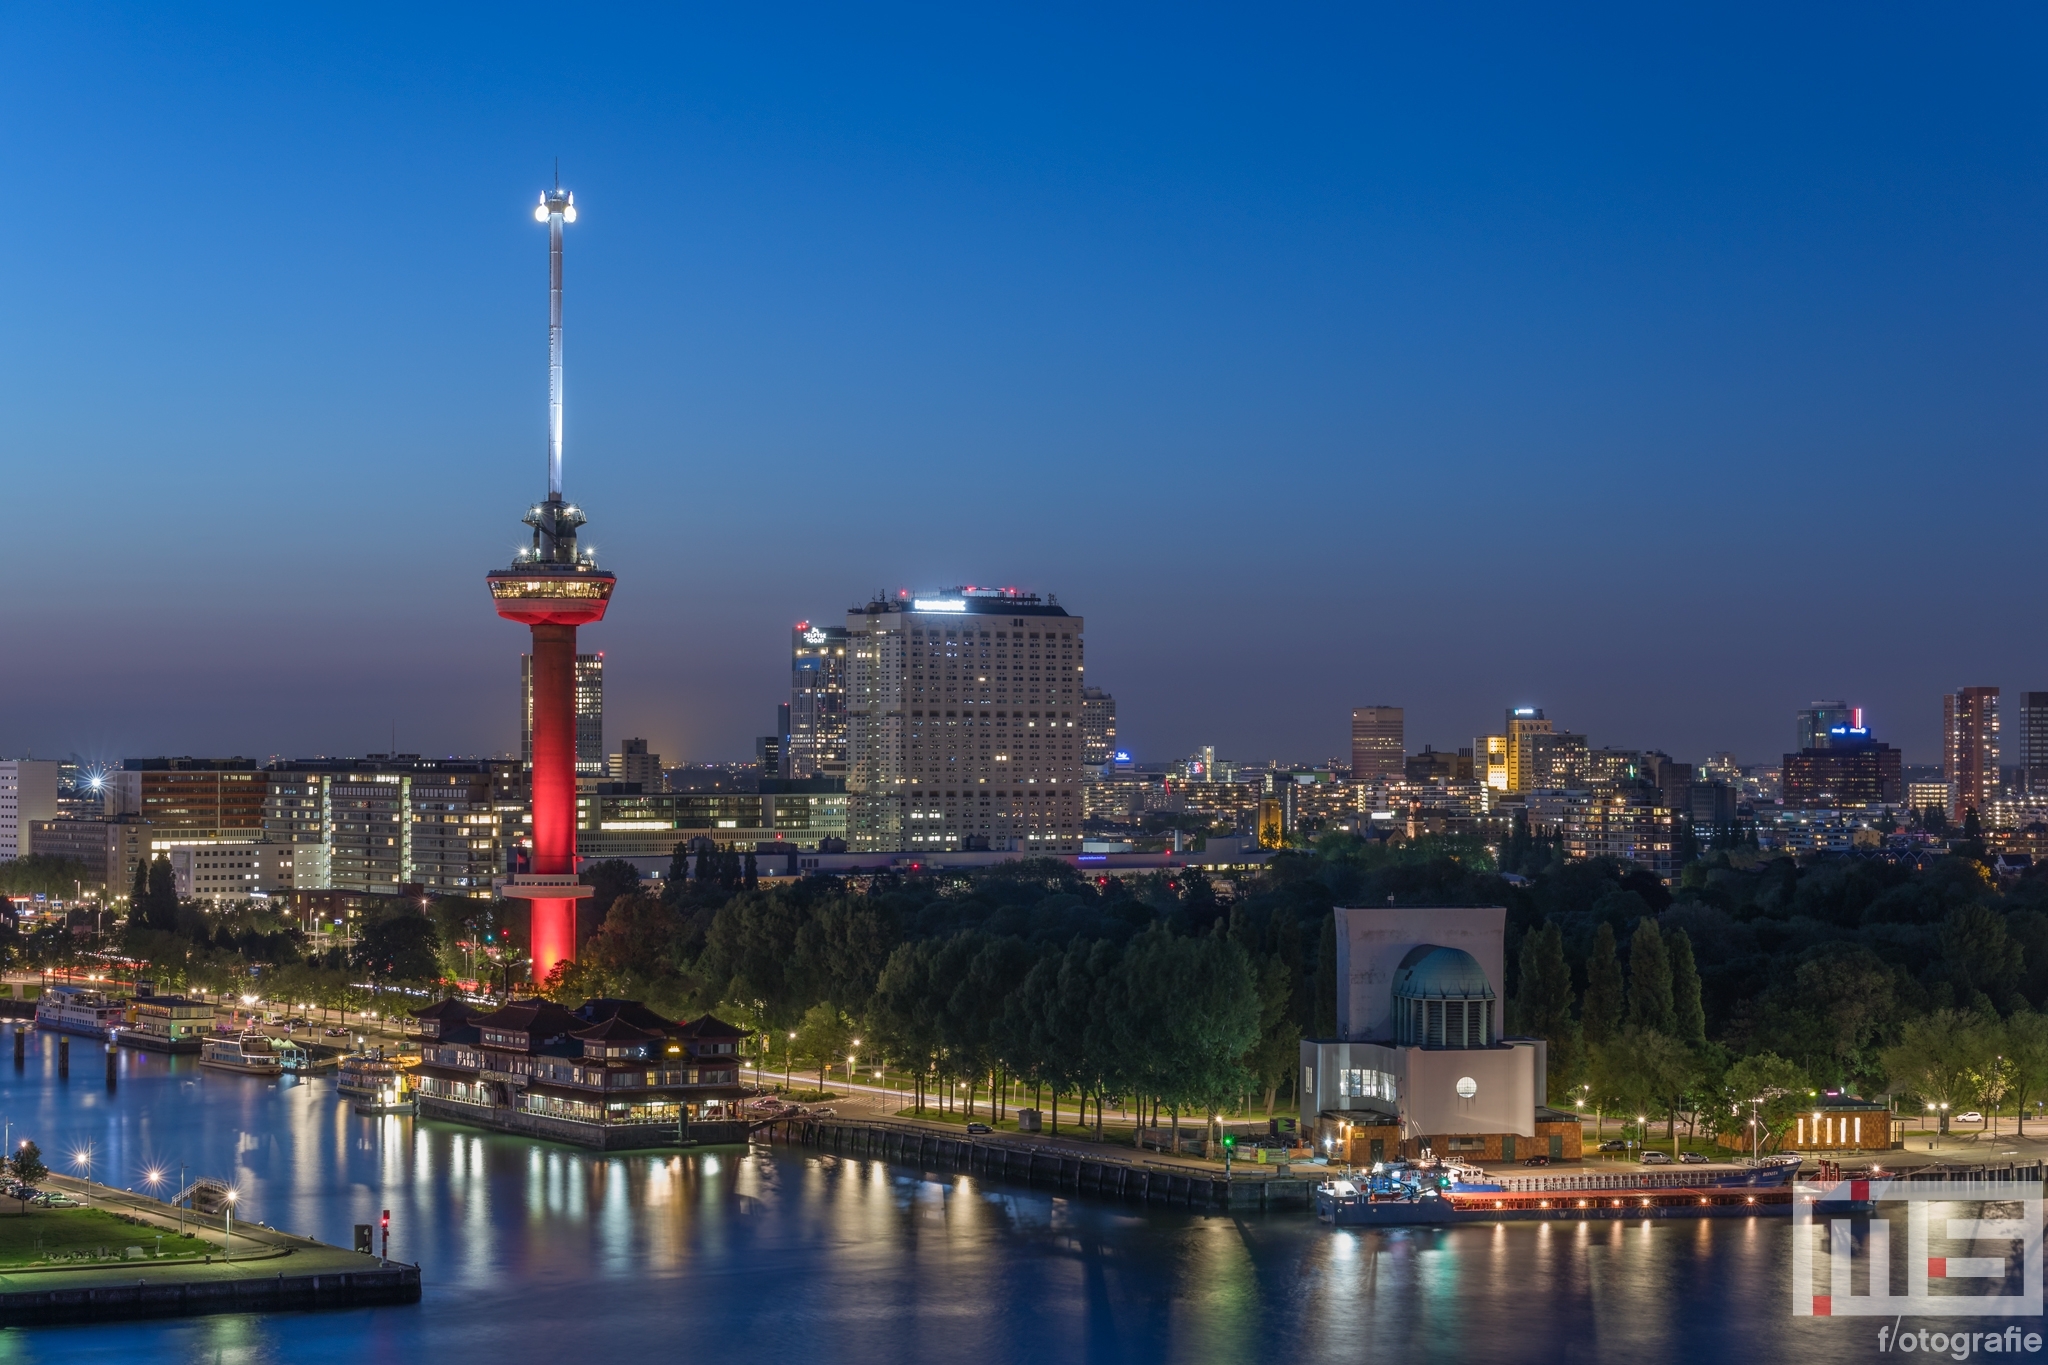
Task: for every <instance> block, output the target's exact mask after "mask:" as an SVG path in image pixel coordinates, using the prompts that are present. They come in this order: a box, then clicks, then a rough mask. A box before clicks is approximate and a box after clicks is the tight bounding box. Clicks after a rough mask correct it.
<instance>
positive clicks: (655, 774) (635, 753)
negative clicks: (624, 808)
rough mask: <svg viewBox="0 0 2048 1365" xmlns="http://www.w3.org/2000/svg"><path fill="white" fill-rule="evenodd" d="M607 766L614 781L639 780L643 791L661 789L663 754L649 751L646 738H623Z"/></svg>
mask: <svg viewBox="0 0 2048 1365" xmlns="http://www.w3.org/2000/svg"><path fill="white" fill-rule="evenodd" d="M606 767H607V768H608V769H609V771H610V775H611V779H612V781H614V782H638V783H639V784H640V790H641V791H643V792H658V791H660V790H661V755H660V754H650V753H648V752H647V741H646V740H644V739H622V740H620V741H619V751H618V752H617V753H615V754H613V755H612V756H611V758H610V759H609V760H608V761H607V763H606Z"/></svg>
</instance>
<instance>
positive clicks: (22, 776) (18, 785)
mask: <svg viewBox="0 0 2048 1365" xmlns="http://www.w3.org/2000/svg"><path fill="white" fill-rule="evenodd" d="M56 818H57V760H56V759H54V758H10V759H7V760H6V761H4V762H0V862H7V861H11V860H13V859H15V858H26V857H27V856H28V855H29V854H30V853H31V852H32V851H34V841H35V832H34V830H33V828H32V826H33V825H34V823H35V822H36V821H38V820H54V819H56Z"/></svg>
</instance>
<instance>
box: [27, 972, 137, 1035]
mask: <svg viewBox="0 0 2048 1365" xmlns="http://www.w3.org/2000/svg"><path fill="white" fill-rule="evenodd" d="M127 1022H128V1002H127V1001H125V1000H119V999H116V998H115V997H113V996H110V995H108V994H107V993H106V992H105V991H102V990H96V989H94V988H93V987H91V986H69V985H66V986H52V987H50V988H49V989H48V990H46V991H44V992H43V994H42V998H41V999H39V1000H37V1001H36V1027H37V1028H46V1029H54V1030H56V1031H57V1032H59V1033H76V1034H78V1035H80V1036H81V1037H86V1038H100V1039H106V1038H111V1037H113V1036H114V1035H115V1034H116V1033H118V1032H120V1030H121V1027H122V1025H124V1024H126V1023H127Z"/></svg>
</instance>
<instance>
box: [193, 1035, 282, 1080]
mask: <svg viewBox="0 0 2048 1365" xmlns="http://www.w3.org/2000/svg"><path fill="white" fill-rule="evenodd" d="M199 1065H201V1066H206V1067H212V1068H213V1069H214V1070H216V1071H239V1072H241V1073H242V1074H243V1075H245V1076H278V1075H282V1074H283V1073H284V1065H283V1063H282V1062H281V1061H280V1060H279V1059H278V1055H277V1052H276V1051H275V1050H274V1049H273V1048H272V1047H271V1045H270V1040H269V1039H268V1038H266V1037H264V1036H263V1035H262V1034H260V1033H244V1034H241V1035H240V1036H238V1037H234V1038H209V1039H207V1040H206V1045H205V1046H204V1047H203V1048H201V1049H200V1051H199Z"/></svg>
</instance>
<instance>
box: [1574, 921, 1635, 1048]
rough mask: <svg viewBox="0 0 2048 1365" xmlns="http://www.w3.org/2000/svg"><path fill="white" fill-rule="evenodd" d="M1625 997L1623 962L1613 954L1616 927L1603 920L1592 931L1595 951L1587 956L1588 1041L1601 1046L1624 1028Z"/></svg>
mask: <svg viewBox="0 0 2048 1365" xmlns="http://www.w3.org/2000/svg"><path fill="white" fill-rule="evenodd" d="M1624 998H1625V988H1624V987H1623V985H1622V978H1621V961H1620V959H1618V958H1617V957H1616V956H1615V955H1614V926H1613V925H1612V924H1609V923H1608V922H1607V921H1605V920H1602V921H1601V922H1600V927H1599V928H1597V929H1595V930H1594V931H1593V954H1592V956H1591V957H1589V958H1587V959H1586V999H1585V1005H1584V1010H1583V1013H1582V1014H1581V1015H1580V1023H1581V1026H1582V1027H1583V1028H1584V1030H1585V1034H1586V1041H1587V1042H1588V1043H1590V1044H1592V1045H1593V1046H1594V1047H1600V1046H1602V1045H1603V1044H1605V1043H1606V1042H1607V1041H1608V1040H1609V1039H1611V1038H1612V1037H1614V1035H1615V1032H1616V1031H1617V1030H1618V1029H1620V1027H1621V1021H1622V1008H1623V1000H1624Z"/></svg>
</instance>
